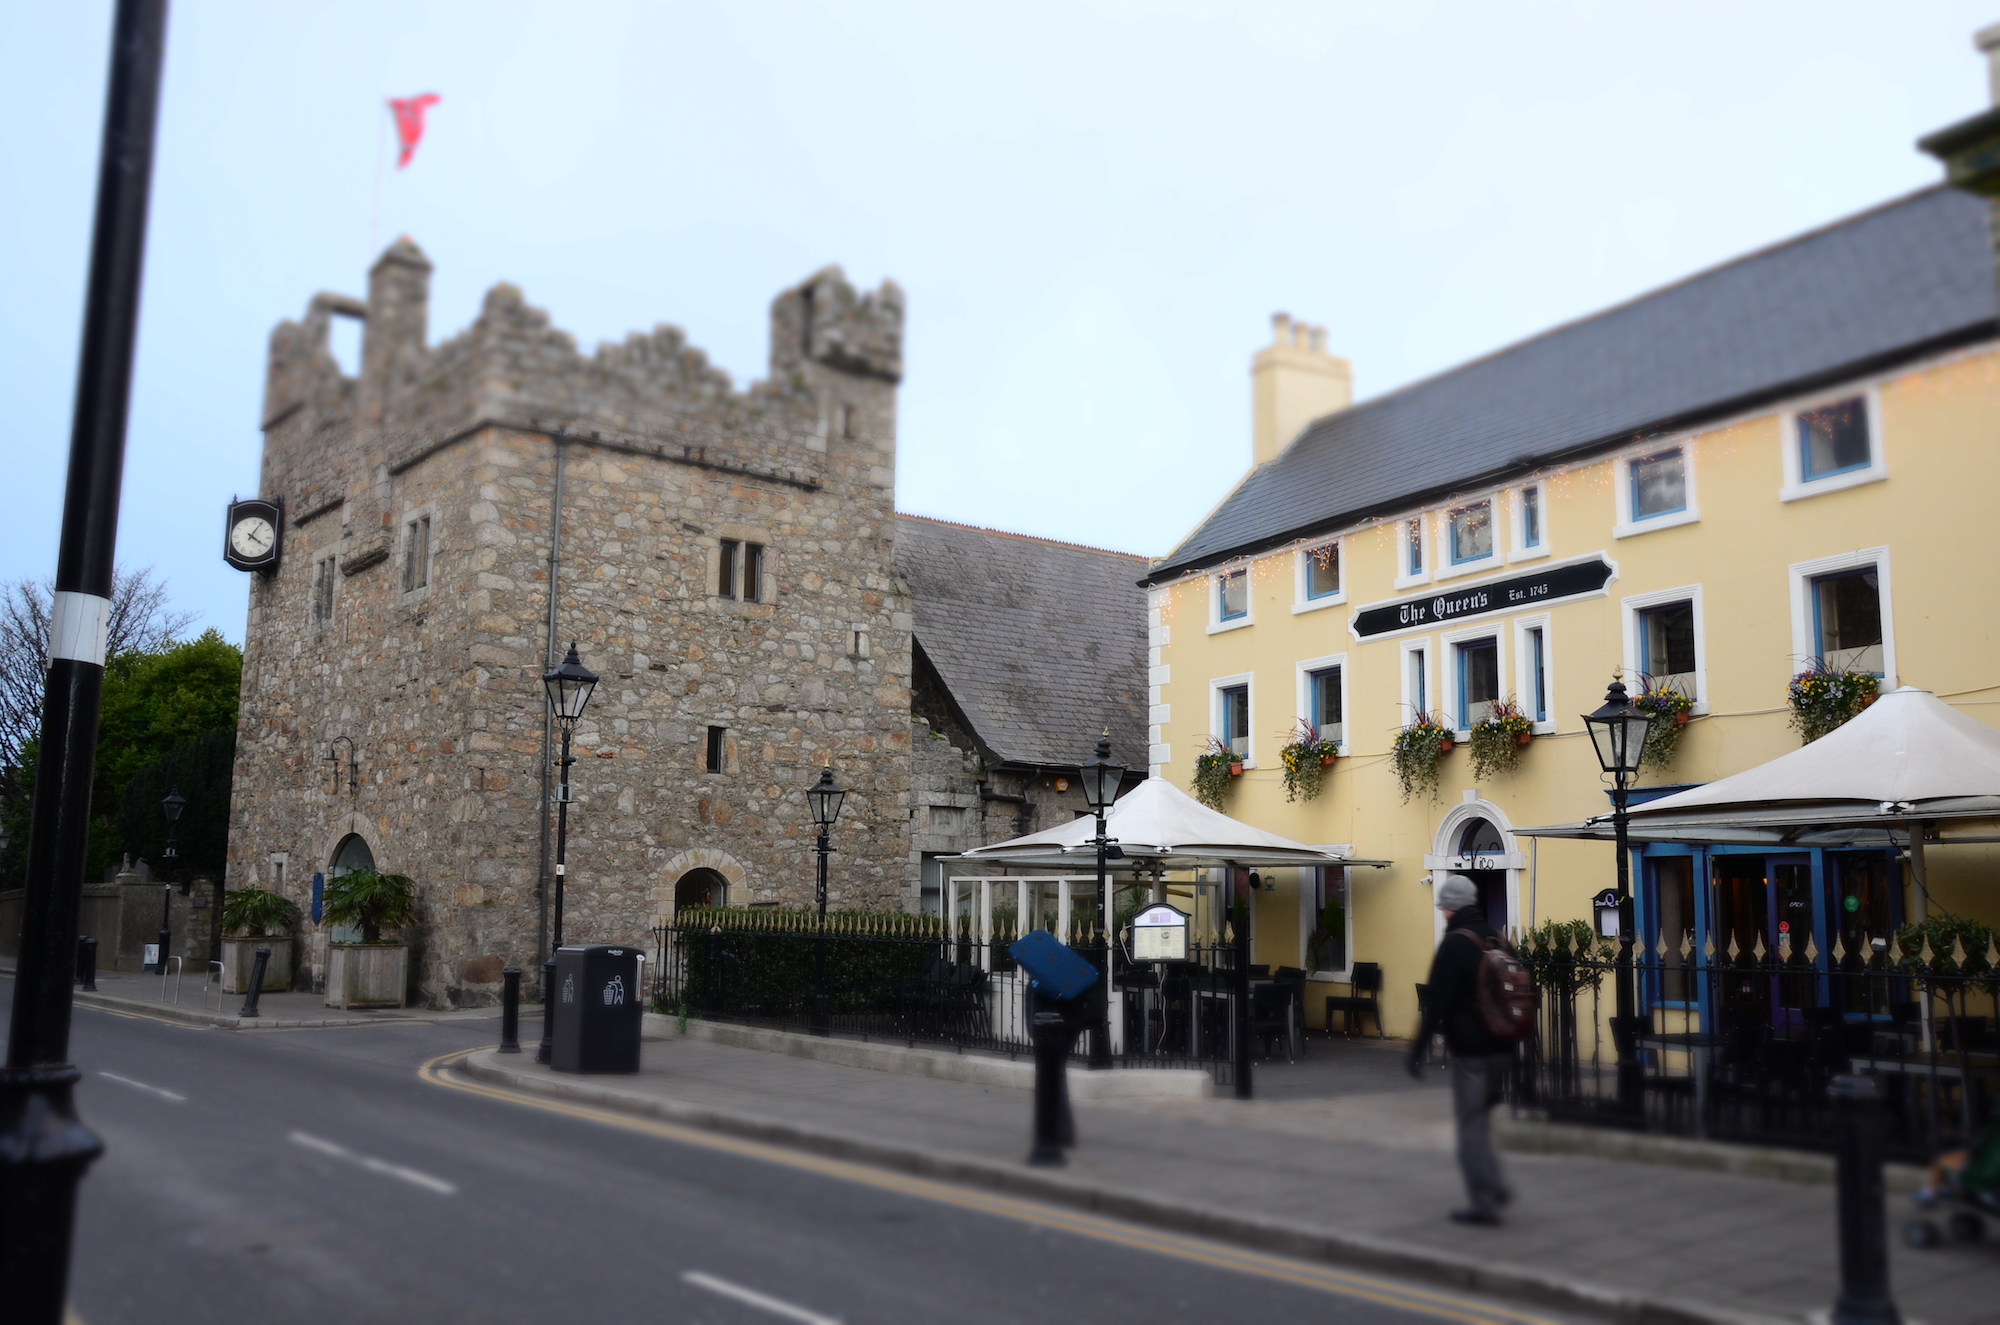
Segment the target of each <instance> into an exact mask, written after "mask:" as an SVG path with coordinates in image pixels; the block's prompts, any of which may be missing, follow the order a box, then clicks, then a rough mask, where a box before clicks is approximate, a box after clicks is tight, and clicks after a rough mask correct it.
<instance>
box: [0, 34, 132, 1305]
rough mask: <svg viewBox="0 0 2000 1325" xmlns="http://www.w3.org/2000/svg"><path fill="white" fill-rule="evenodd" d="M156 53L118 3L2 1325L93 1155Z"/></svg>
mask: <svg viewBox="0 0 2000 1325" xmlns="http://www.w3.org/2000/svg"><path fill="white" fill-rule="evenodd" d="M166 37H167V5H166V0H119V4H118V11H117V16H116V17H115V19H114V20H113V25H112V34H111V73H110V80H109V86H108V87H107V89H106V95H105V113H104V140H103V144H102V146H101V148H100V150H99V160H98V174H97V217H96V223H95V228H94V230H93V233H92V236H91V252H90V286H89V290H88V292H87V294H86V295H85V298H84V311H83V346H82V354H81V356H80V362H79V365H78V371H77V381H76V413H75V417H74V421H73V424H72V427H71V431H70V453H69V478H68V486H67V488H66V489H65V492H64V495H63V523H62V541H61V546H60V549H59V551H58V552H57V556H56V578H55V602H54V605H53V611H52V613H51V620H50V638H49V670H48V676H47V679H46V683H45V684H46V690H45V692H44V695H43V701H42V728H41V746H40V749H41V756H40V759H41V762H40V765H39V767H38V771H37V775H36V779H35V797H34V803H33V805H32V807H31V808H30V810H29V824H30V828H29V835H28V869H27V881H26V896H25V897H24V899H23V908H22V925H21V949H20V957H19V959H18V961H17V964H16V966H15V978H14V1011H13V1019H12V1024H11V1025H10V1027H9V1033H8V1037H7V1065H6V1067H5V1068H4V1069H0V1292H5V1294H6V1295H7V1306H8V1319H9V1320H11V1321H18V1322H20V1325H59V1322H60V1321H61V1320H62V1317H63V1299H64V1296H65V1293H66V1290H67V1287H68V1282H69V1254H70V1239H71V1234H72V1232H73V1230H74V1227H75V1222H76V1188H77V1183H78V1182H79V1181H81V1180H82V1177H83V1171H84V1169H85V1168H87V1167H88V1166H89V1164H90V1162H91V1161H92V1160H93V1159H95V1158H97V1156H98V1154H99V1153H101V1152H102V1150H103V1148H104V1145H103V1142H101V1141H99V1140H98V1139H97V1137H96V1136H94V1135H92V1134H91V1132H90V1131H89V1129H87V1128H85V1127H84V1125H83V1123H82V1122H81V1121H80V1120H79V1119H78V1118H77V1116H76V1104H75V1100H74V1098H73V1096H72V1087H73V1086H74V1085H75V1083H76V1080H77V1071H76V1069H75V1068H74V1067H72V1066H71V1065H70V1063H69V1022H70V977H71V974H72V972H73V970H74V968H75V965H76V912H77V903H78V899H79V897H80V895H81V893H82V889H83V865H84V853H85V851H86V850H87V848H88V845H89V840H88V839H89V826H90V784H91V780H92V776H93V775H94V773H95V772H96V763H97V719H98V710H99V704H100V701H101V700H102V698H103V694H104V641H105V631H106V629H107V627H108V624H109V621H110V609H111V580H112V565H113V561H114V559H115V557H116V554H117V542H118V494H119V488H120V485H121V483H122V480H123V477H124V470H125V421H126V415H127V413H128V406H129V404H130V399H131V387H132V356H133V345H134V342H135V340H136V333H137V330H138V323H139V286H140V277H141V271H142V268H143V265H144V259H145V250H146V203H147V193H148V189H149V187H150V185H151V183H152V174H153V136H154V126H155V122H156V120H157V117H158V111H159V103H160V67H161V63H162V61H163V59H164V57H165V54H166Z"/></svg>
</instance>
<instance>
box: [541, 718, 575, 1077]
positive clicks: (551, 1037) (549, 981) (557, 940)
mask: <svg viewBox="0 0 2000 1325" xmlns="http://www.w3.org/2000/svg"><path fill="white" fill-rule="evenodd" d="M569 734H570V728H569V724H568V723H567V722H564V723H563V724H562V758H561V759H559V760H557V761H556V766H557V768H559V769H560V770H561V771H562V784H561V785H560V786H559V787H558V788H557V790H556V904H555V917H554V921H555V923H554V925H553V926H552V927H551V931H550V936H549V939H550V941H549V955H548V959H547V960H546V961H544V962H543V963H542V1042H541V1044H540V1045H539V1046H537V1047H536V1049H535V1061H536V1062H537V1063H546V1062H548V1061H549V1059H550V1057H551V1055H553V1054H554V1052H555V1047H556V1041H555V1029H556V949H557V948H560V947H561V946H562V943H563V930H562V922H563V856H564V853H565V852H566V851H567V850H568V849H569V765H570V757H569Z"/></svg>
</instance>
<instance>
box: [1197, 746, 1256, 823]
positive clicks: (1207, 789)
mask: <svg viewBox="0 0 2000 1325" xmlns="http://www.w3.org/2000/svg"><path fill="white" fill-rule="evenodd" d="M1231 769H1234V770H1235V772H1231V771H1230V770H1231ZM1242 771H1243V761H1242V760H1241V759H1238V758H1237V757H1236V756H1235V755H1233V754H1231V753H1230V751H1229V747H1228V746H1226V745H1224V744H1223V743H1222V742H1220V741H1217V740H1213V739H1211V740H1210V741H1209V743H1208V749H1207V751H1206V752H1204V753H1202V754H1199V755H1197V756H1195V761H1194V784H1193V787H1192V788H1191V789H1192V790H1193V792H1194V798H1195V799H1196V800H1198V801H1200V802H1201V803H1202V804H1203V805H1206V806H1207V807H1208V808H1209V809H1211V810H1220V809H1221V808H1222V793H1223V792H1225V791H1227V790H1229V782H1230V779H1231V778H1234V777H1236V776H1238V775H1239V774H1241V773H1242Z"/></svg>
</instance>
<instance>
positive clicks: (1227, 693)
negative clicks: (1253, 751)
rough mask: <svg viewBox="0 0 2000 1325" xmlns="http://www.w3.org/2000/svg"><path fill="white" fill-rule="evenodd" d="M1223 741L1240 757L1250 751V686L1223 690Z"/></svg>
mask: <svg viewBox="0 0 2000 1325" xmlns="http://www.w3.org/2000/svg"><path fill="white" fill-rule="evenodd" d="M1222 743H1223V744H1224V745H1226V746H1228V747H1229V753H1231V754H1233V755H1235V756H1236V757H1237V758H1238V759H1242V758H1245V757H1246V756H1248V755H1249V753H1250V687H1249V686H1230V687H1229V688H1228V689H1226V690H1224V691H1223V692H1222Z"/></svg>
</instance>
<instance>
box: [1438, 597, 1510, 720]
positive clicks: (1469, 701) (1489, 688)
mask: <svg viewBox="0 0 2000 1325" xmlns="http://www.w3.org/2000/svg"><path fill="white" fill-rule="evenodd" d="M1438 642H1439V643H1440V645H1442V647H1443V654H1442V656H1441V657H1440V658H1439V661H1440V662H1442V663H1443V664H1444V667H1445V675H1444V683H1445V685H1446V687H1447V688H1448V692H1447V694H1446V695H1445V696H1444V703H1443V705H1442V706H1441V707H1442V708H1443V709H1444V719H1445V722H1446V723H1447V724H1448V725H1450V726H1452V727H1455V728H1457V729H1458V730H1459V731H1465V730H1466V729H1468V728H1470V727H1472V726H1473V725H1475V724H1476V723H1480V722H1484V721H1485V720H1486V719H1487V718H1489V717H1491V716H1492V713H1493V705H1494V704H1495V703H1497V702H1498V701H1499V700H1501V699H1504V698H1506V696H1507V667H1506V656H1505V655H1504V654H1503V653H1502V652H1501V649H1500V626H1499V624H1498V623H1497V622H1488V623H1486V624H1485V625H1481V626H1475V627H1470V628H1468V629H1465V630H1453V631H1447V632H1446V633H1445V634H1443V635H1441V636H1439V637H1438Z"/></svg>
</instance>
